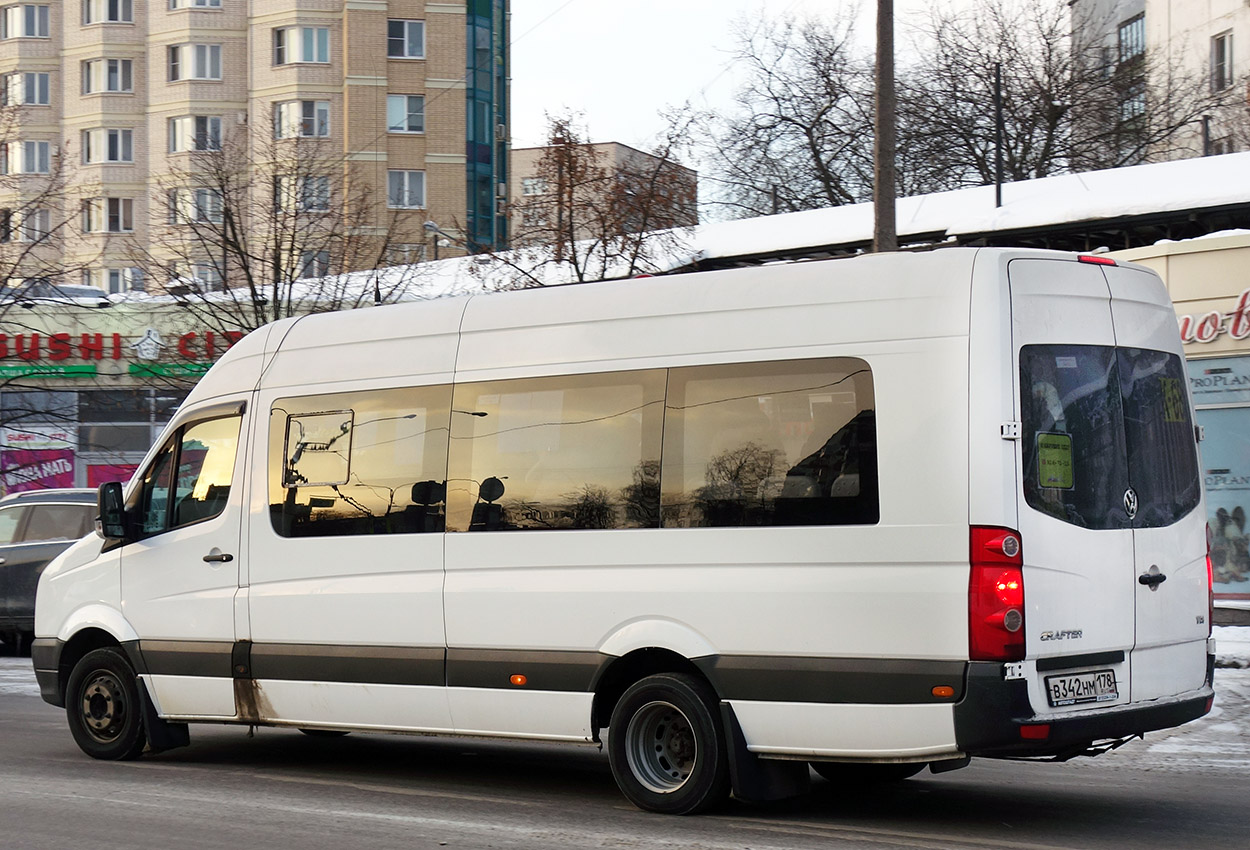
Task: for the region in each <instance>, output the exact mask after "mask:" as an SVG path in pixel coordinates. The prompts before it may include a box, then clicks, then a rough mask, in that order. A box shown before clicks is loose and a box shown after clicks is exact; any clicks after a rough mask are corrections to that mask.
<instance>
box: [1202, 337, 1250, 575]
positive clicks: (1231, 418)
mask: <svg viewBox="0 0 1250 850" xmlns="http://www.w3.org/2000/svg"><path fill="white" fill-rule="evenodd" d="M1189 379H1190V386H1191V387H1192V388H1193V395H1194V404H1195V405H1196V406H1197V408H1198V424H1199V425H1201V426H1202V427H1203V429H1204V430H1205V431H1206V439H1205V440H1204V441H1203V443H1202V471H1203V478H1204V482H1205V484H1206V493H1207V525H1208V527H1209V528H1210V530H1211V566H1212V568H1213V577H1214V579H1215V597H1216V599H1221V598H1223V599H1250V554H1247V540H1248V539H1250V538H1248V537H1247V533H1248V532H1250V527H1248V526H1247V518H1246V514H1247V513H1250V357H1226V358H1219V359H1210V360H1192V361H1190V363H1189Z"/></svg>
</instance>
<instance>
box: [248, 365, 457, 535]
mask: <svg viewBox="0 0 1250 850" xmlns="http://www.w3.org/2000/svg"><path fill="white" fill-rule="evenodd" d="M450 395H451V389H450V387H417V388H407V389H396V390H377V391H370V392H360V393H338V394H334V395H323V396H308V397H304V398H287V399H279V400H278V401H276V402H274V406H273V409H272V410H271V411H270V416H269V420H270V421H269V463H270V467H269V502H270V514H271V517H272V521H273V527H274V530H275V531H276V532H277V533H278V534H281V535H282V536H284V537H324V536H330V535H345V534H396V533H417V532H428V531H442V530H443V515H444V507H443V505H444V501H445V495H444V490H445V488H444V485H443V480H444V478H445V477H446V471H447V418H448V416H449V413H448V402H449V401H450Z"/></svg>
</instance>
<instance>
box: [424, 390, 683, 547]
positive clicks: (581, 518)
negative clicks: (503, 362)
mask: <svg viewBox="0 0 1250 850" xmlns="http://www.w3.org/2000/svg"><path fill="white" fill-rule="evenodd" d="M663 413H664V372H663V370H654V371H646V372H614V373H605V374H594V375H566V376H561V377H555V378H526V379H518V380H510V381H489V382H482V383H472V384H459V385H457V386H456V393H455V399H454V401H453V403H452V411H451V466H450V476H449V478H448V487H447V490H448V497H449V505H450V509H449V513H448V528H449V529H450V530H455V531H503V530H544V529H545V530H554V529H610V528H655V527H656V526H657V525H658V524H659V498H658V495H659V477H658V476H659V467H660V433H661V430H660V429H661V422H662V416H663Z"/></svg>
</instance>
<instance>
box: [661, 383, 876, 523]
mask: <svg viewBox="0 0 1250 850" xmlns="http://www.w3.org/2000/svg"><path fill="white" fill-rule="evenodd" d="M661 477H662V480H663V497H662V508H661V510H662V517H663V524H664V526H665V527H666V528H689V527H698V526H766V525H846V524H855V523H874V522H876V521H877V519H878V498H877V448H876V425H875V420H874V411H873V389H872V375H871V373H870V372H869V369H868V365H867V364H866V363H864V362H863V361H861V360H853V359H832V360H805V361H804V360H800V361H793V362H788V363H748V364H736V365H730V366H706V367H693V368H686V369H673V370H672V371H671V373H670V377H669V387H668V401H667V409H666V414H665V425H664V468H663V470H662V474H661Z"/></svg>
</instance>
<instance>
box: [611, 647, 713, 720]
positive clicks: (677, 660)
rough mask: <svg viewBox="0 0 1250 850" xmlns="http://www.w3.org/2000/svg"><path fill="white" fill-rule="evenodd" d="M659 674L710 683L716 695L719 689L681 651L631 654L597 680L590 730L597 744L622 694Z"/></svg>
mask: <svg viewBox="0 0 1250 850" xmlns="http://www.w3.org/2000/svg"><path fill="white" fill-rule="evenodd" d="M656 673H685V674H687V675H690V676H693V677H695V678H697V679H700V680H702V681H703V682H706V683H707V685H708V687H709V688H712V690H713V692H715V690H716V689H715V687H713V685H712V683H711V682H710V681H708V678H707V676H705V675H704V674H703V671H702V670H700V669H699V668H698V666H697V665H696V664H695V663H694V662H693V661H691V660H690V659H689V658H687V657H686V656H684V655H682V654H681V653H679V652H674V651H673V650H671V649H665V648H663V647H656V646H649V647H644V648H641V649H635V650H633V651H632V652H628V653H626V654H625V655H622V656H620V657H619V658H616V659H615V660H613V661H612V662H610V663H609V664H607V665H605V666H604V668H603V669H602V670H601V671H600V674H599V677H598V679H597V680H596V681H595V685H594V694H595V695H594V700H593V701H592V702H591V708H590V728H591V731H592V733H593V736H594V740H595V741H596V742H599V740H600V739H599V731H600V730H601V729H603V728H604V727H606V726H607V725H608V719H609V718H610V717H611V716H612V710H613V709H614V708H616V703H617V701H618V700H620V698H621V694H623V693H625V691H626V689H628V688H629V686H630V685H632V684H634V682H637V681H638V680H640V679H644V678H646V677H647V676H652V675H655V674H656ZM717 696H718V697H719V694H718V695H717Z"/></svg>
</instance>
